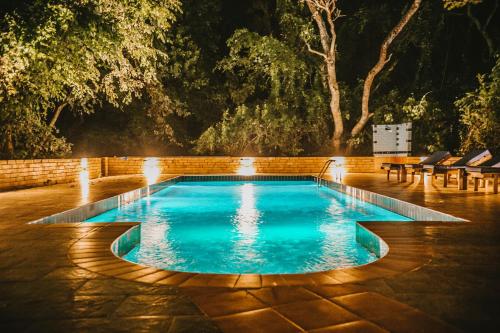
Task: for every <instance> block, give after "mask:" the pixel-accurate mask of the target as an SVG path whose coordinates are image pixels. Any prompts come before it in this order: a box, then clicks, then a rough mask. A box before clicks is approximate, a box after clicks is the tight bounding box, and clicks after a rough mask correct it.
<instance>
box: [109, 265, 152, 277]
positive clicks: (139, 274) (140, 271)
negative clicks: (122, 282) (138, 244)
mask: <svg viewBox="0 0 500 333" xmlns="http://www.w3.org/2000/svg"><path fill="white" fill-rule="evenodd" d="M128 270H129V273H123V274H116V277H118V278H121V279H126V280H133V279H137V278H140V277H143V276H146V275H148V274H151V273H154V272H157V271H158V270H157V269H156V268H153V267H147V268H141V269H137V270H136V269H134V267H130V268H129V269H128Z"/></svg>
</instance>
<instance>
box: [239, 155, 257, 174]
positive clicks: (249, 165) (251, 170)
mask: <svg viewBox="0 0 500 333" xmlns="http://www.w3.org/2000/svg"><path fill="white" fill-rule="evenodd" d="M254 162H255V158H253V157H242V158H241V159H240V167H239V168H238V171H237V173H238V175H242V176H252V175H255V167H254V165H253V163H254Z"/></svg>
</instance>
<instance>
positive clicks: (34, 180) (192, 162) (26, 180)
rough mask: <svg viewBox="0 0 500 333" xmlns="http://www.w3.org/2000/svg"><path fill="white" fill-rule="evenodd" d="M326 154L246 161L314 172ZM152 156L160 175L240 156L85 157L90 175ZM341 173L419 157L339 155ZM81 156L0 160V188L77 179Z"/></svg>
mask: <svg viewBox="0 0 500 333" xmlns="http://www.w3.org/2000/svg"><path fill="white" fill-rule="evenodd" d="M328 158H329V157H256V158H252V159H250V160H247V162H246V164H247V165H248V164H250V165H251V167H253V169H254V170H255V172H256V173H272V174H280V173H295V174H298V173H302V174H317V173H318V172H319V170H320V169H321V167H322V166H323V164H324V163H325V162H326V161H327V160H328ZM148 159H151V160H152V161H150V162H152V163H153V164H154V165H155V166H157V167H158V168H159V170H160V173H162V174H232V173H237V172H238V171H239V170H240V167H241V165H242V164H245V162H243V163H242V158H240V157H201V156H200V157H192V156H191V157H182V156H179V157H158V158H145V157H104V158H88V159H87V170H88V172H89V178H90V179H93V178H98V177H100V176H118V175H131V174H142V173H143V172H144V164H145V161H146V160H148ZM337 161H338V162H339V163H340V164H341V165H342V167H343V171H344V172H363V173H373V172H381V170H380V165H381V164H382V163H383V162H389V161H391V162H394V163H417V162H418V161H420V158H419V157H339V158H337ZM82 168H83V166H82V159H43V160H0V190H8V189H16V188H23V187H34V186H43V185H50V184H57V183H69V182H74V181H77V180H78V179H79V177H80V172H81V171H82Z"/></svg>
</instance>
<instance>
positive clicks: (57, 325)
mask: <svg viewBox="0 0 500 333" xmlns="http://www.w3.org/2000/svg"><path fill="white" fill-rule="evenodd" d="M163 178H164V179H167V178H168V176H163ZM344 183H346V184H348V185H351V186H354V187H359V188H363V189H366V190H369V191H373V192H377V193H380V194H384V195H388V196H392V197H395V198H398V199H402V200H405V201H409V202H412V203H415V204H418V205H422V206H426V207H429V208H432V209H436V210H439V211H442V212H445V213H448V214H452V215H455V216H458V217H461V218H465V219H468V220H470V221H471V222H465V223H454V222H446V223H438V222H432V223H421V222H417V223H386V222H384V223H366V224H365V226H366V227H367V228H369V229H370V230H372V231H373V232H375V233H377V234H378V235H380V236H381V237H382V238H384V240H385V241H386V242H387V243H388V244H389V247H390V251H389V254H388V256H387V257H385V258H383V259H382V260H380V261H378V262H376V263H374V264H370V265H366V266H363V267H358V268H355V269H348V270H339V271H330V272H325V273H319V274H312V275H311V274H308V275H274V276H265V275H264V276H259V275H241V276H240V275H225V276H218V275H206V274H198V275H196V274H186V273H174V272H166V271H160V270H156V269H152V268H144V267H141V266H138V265H134V264H130V263H127V262H124V261H122V260H120V259H118V258H116V257H115V256H114V255H113V254H112V253H111V251H110V250H109V246H110V244H111V242H112V241H113V240H114V239H116V237H117V236H118V235H120V234H122V233H123V232H125V231H126V230H128V229H129V228H130V227H131V226H132V225H134V224H130V223H129V224H90V223H85V224H83V223H80V224H79V223H72V224H61V225H26V222H28V221H32V220H36V219H39V218H41V217H44V216H47V215H50V214H53V213H57V212H61V211H64V210H67V209H70V208H74V207H77V206H79V205H81V204H83V203H86V202H93V201H97V200H101V199H104V198H108V197H110V196H113V195H116V194H120V193H123V192H126V191H129V190H132V189H135V188H139V187H141V186H144V185H145V183H144V179H143V178H142V177H140V176H119V177H107V178H101V179H97V180H93V181H92V182H91V186H90V191H89V196H88V198H86V199H85V200H82V197H81V191H80V188H79V187H78V185H75V184H62V185H54V186H48V187H40V188H33V189H26V190H19V191H10V192H3V193H0V331H2V332H7V331H14V330H15V331H18V332H31V331H36V332H40V331H47V332H54V331H64V332H66V331H70V330H76V331H92V332H94V331H106V332H107V331H148V332H156V331H158V332H219V331H223V332H238V333H244V332H303V331H307V332H346V331H348V332H386V331H391V332H454V331H460V330H462V331H471V332H473V331H478V330H480V331H482V332H487V331H492V332H493V331H497V329H498V326H499V325H500V317H499V316H498V314H499V313H500V302H498V299H499V296H500V267H499V263H500V224H499V223H500V194H492V193H484V190H481V191H480V192H473V191H472V190H469V191H458V190H457V189H456V188H455V187H454V186H453V184H452V185H451V186H450V187H449V188H443V187H442V186H440V184H437V185H432V184H426V185H418V184H409V183H404V184H401V183H397V182H395V181H392V180H391V181H390V182H387V181H386V179H385V175H382V174H351V175H347V176H346V177H345V179H344Z"/></svg>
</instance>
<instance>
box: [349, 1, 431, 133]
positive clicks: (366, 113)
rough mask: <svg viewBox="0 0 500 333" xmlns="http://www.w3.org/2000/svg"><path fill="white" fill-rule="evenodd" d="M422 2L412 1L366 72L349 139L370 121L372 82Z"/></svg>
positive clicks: (388, 59) (386, 61) (389, 58)
mask: <svg viewBox="0 0 500 333" xmlns="http://www.w3.org/2000/svg"><path fill="white" fill-rule="evenodd" d="M421 2H422V0H413V3H412V5H411V6H410V8H409V9H408V11H407V12H406V13H405V14H404V15H403V17H402V18H401V20H399V22H398V23H397V24H396V26H395V27H394V28H393V29H392V30H391V31H390V32H389V34H388V35H387V36H386V38H385V39H384V41H383V42H382V45H381V46H380V53H379V58H378V61H377V63H376V64H375V65H374V66H373V67H372V69H371V70H370V71H369V72H368V74H367V76H366V79H365V82H364V85H363V97H362V101H361V117H360V118H359V120H358V122H357V123H356V125H355V126H354V127H353V128H352V130H351V137H355V136H357V135H358V134H359V133H360V132H361V131H362V130H363V128H364V127H365V125H366V123H367V122H368V120H369V119H370V110H369V102H370V93H371V87H372V84H373V81H374V80H375V77H376V76H377V75H378V73H380V71H382V69H383V68H384V66H385V65H386V64H387V63H388V62H389V61H390V60H391V56H392V55H391V54H390V55H389V56H388V55H387V52H388V50H389V46H390V45H391V43H392V42H393V41H394V39H395V38H396V37H397V36H398V35H399V34H400V33H401V31H403V29H404V27H405V26H406V25H407V24H408V22H409V21H410V20H411V18H412V17H413V15H414V14H415V13H416V12H417V11H418V9H419V7H420V4H421Z"/></svg>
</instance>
